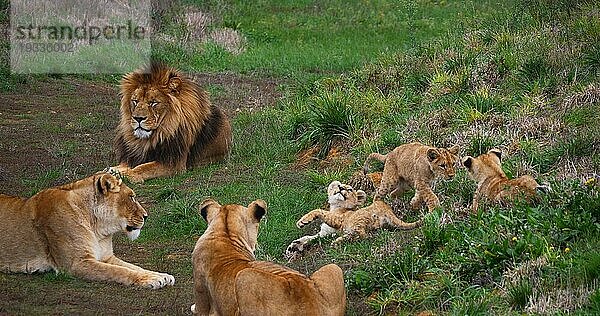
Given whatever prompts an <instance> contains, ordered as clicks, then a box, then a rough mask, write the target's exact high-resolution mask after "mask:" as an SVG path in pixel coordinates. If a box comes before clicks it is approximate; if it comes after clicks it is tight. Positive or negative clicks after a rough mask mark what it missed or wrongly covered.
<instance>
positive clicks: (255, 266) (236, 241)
mask: <svg viewBox="0 0 600 316" xmlns="http://www.w3.org/2000/svg"><path fill="white" fill-rule="evenodd" d="M266 207H267V206H266V204H265V202H264V201H262V200H257V201H254V202H253V203H251V204H250V205H249V206H248V207H243V206H241V205H223V206H221V205H220V204H219V203H217V202H215V201H214V200H210V199H209V200H205V201H204V202H203V203H202V205H201V206H200V214H201V215H202V217H204V219H206V221H207V222H208V227H207V228H206V231H205V232H204V234H203V235H202V236H201V237H200V238H199V239H198V242H197V243H196V247H195V248H194V252H193V254H192V257H193V265H194V294H195V304H194V305H192V312H194V313H196V314H200V315H344V311H345V307H346V292H345V289H344V277H343V272H342V270H341V269H340V268H339V267H338V266H337V265H335V264H330V265H326V266H324V267H322V268H321V269H319V270H318V271H316V272H315V273H313V274H312V275H311V276H310V277H307V276H305V275H303V274H301V273H299V272H297V271H294V270H292V269H289V268H287V267H284V266H281V265H278V264H275V263H272V262H265V261H256V259H255V257H254V250H255V248H256V243H257V236H258V226H259V222H260V220H261V218H262V217H263V216H264V215H265V213H266V211H267V209H266Z"/></svg>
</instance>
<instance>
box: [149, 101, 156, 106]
mask: <svg viewBox="0 0 600 316" xmlns="http://www.w3.org/2000/svg"><path fill="white" fill-rule="evenodd" d="M157 104H158V102H156V101H151V102H150V106H151V107H155V106H156V105H157Z"/></svg>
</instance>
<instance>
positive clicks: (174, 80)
mask: <svg viewBox="0 0 600 316" xmlns="http://www.w3.org/2000/svg"><path fill="white" fill-rule="evenodd" d="M182 82H183V81H182V80H181V77H180V76H179V75H178V74H177V73H174V72H172V73H170V74H169V81H168V82H167V88H168V89H169V91H171V92H172V93H179V90H180V88H181V83H182Z"/></svg>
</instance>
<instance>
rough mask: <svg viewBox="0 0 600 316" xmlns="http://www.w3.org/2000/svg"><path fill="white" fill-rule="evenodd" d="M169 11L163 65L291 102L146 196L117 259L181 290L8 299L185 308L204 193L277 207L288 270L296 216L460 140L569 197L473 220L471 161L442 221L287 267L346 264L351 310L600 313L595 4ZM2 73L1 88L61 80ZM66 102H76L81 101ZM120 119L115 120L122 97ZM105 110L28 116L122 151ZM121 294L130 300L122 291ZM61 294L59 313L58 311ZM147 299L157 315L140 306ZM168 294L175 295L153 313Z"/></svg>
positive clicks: (161, 47) (269, 243) (216, 89)
mask: <svg viewBox="0 0 600 316" xmlns="http://www.w3.org/2000/svg"><path fill="white" fill-rule="evenodd" d="M159 4H160V3H159ZM165 6H166V9H165V10H166V11H164V12H162V13H160V14H159V15H158V17H160V19H158V17H157V21H158V22H160V24H159V27H160V29H159V31H160V34H159V35H160V36H157V39H156V43H154V44H155V45H154V55H155V57H158V58H160V59H164V60H166V61H168V62H169V63H170V64H172V65H174V66H177V67H180V68H182V69H184V70H187V71H201V72H227V73H236V74H248V75H252V76H256V77H268V76H272V77H274V78H276V79H277V80H280V81H281V82H285V84H282V85H281V89H282V90H283V97H282V99H281V100H280V101H279V103H278V104H277V105H276V106H274V107H268V108H265V109H260V110H257V111H252V112H244V111H242V112H240V113H238V114H236V115H235V117H233V120H232V124H233V131H234V147H233V152H232V154H231V156H230V157H229V158H228V159H227V160H226V161H224V162H222V163H217V164H213V165H210V166H206V167H202V168H196V169H194V170H190V171H187V172H185V173H183V174H180V175H177V176H174V177H170V178H164V179H156V180H150V181H147V182H146V183H144V184H143V185H132V187H134V189H135V190H136V192H137V194H138V196H140V197H141V198H142V199H143V201H144V202H145V203H144V204H145V205H146V206H147V208H148V209H149V211H150V217H149V221H148V224H147V226H146V227H145V229H144V231H143V233H142V235H141V236H140V238H139V240H138V241H137V242H136V243H134V244H131V246H128V245H130V244H128V243H125V242H123V241H122V240H121V239H117V241H116V244H117V247H118V248H117V251H116V252H117V253H119V254H121V253H122V254H123V256H124V259H128V258H127V256H133V257H136V256H137V257H136V258H137V259H138V260H139V263H140V264H141V265H142V266H144V267H149V268H155V269H160V270H161V271H168V272H172V273H173V274H174V275H175V276H176V278H177V280H178V284H177V285H176V287H175V288H174V289H165V290H164V291H162V290H161V291H162V292H161V291H159V292H146V291H145V290H137V291H136V292H135V293H134V291H133V290H130V289H122V288H121V287H119V286H116V285H110V284H99V285H98V284H93V283H87V282H83V281H81V280H77V279H75V278H71V277H69V276H66V275H61V274H59V275H58V276H55V275H52V274H45V275H43V276H41V277H38V276H15V275H8V276H0V282H2V284H3V286H4V285H6V287H7V288H8V287H9V285H8V284H10V290H11V293H13V292H14V293H17V294H15V295H21V294H22V293H25V292H27V291H29V290H30V288H31V287H38V288H42V289H43V290H44V291H46V292H45V293H48V292H50V290H51V289H53V288H54V287H60V288H61V290H58V291H59V294H60V293H61V292H60V291H63V290H62V289H64V292H65V293H69V290H73V289H77V291H78V293H79V294H77V295H78V297H81V296H85V295H86V293H94V297H95V295H96V292H97V293H99V294H98V297H99V298H98V299H102V298H104V300H105V301H106V302H103V303H102V304H105V305H106V306H117V307H119V306H121V307H123V306H125V305H127V306H126V307H123V308H124V309H123V310H125V311H132V312H136V313H152V312H153V311H155V312H156V313H159V314H178V313H179V314H181V313H185V312H186V311H187V308H188V307H189V306H188V305H189V303H191V298H190V296H191V279H190V278H191V265H190V262H189V256H190V252H191V249H192V247H193V244H194V242H195V240H196V239H197V238H198V236H199V235H200V234H201V233H202V232H203V231H204V229H205V227H206V224H205V223H204V222H203V220H202V219H201V218H200V216H199V215H198V214H197V210H196V208H197V205H198V203H200V202H201V201H202V200H203V199H204V198H206V197H209V196H210V197H214V198H216V199H217V200H218V201H219V202H221V203H238V204H243V205H248V204H249V203H251V202H252V201H253V200H255V199H258V198H261V199H264V200H266V201H267V203H268V207H269V211H268V215H267V220H266V221H265V222H263V223H262V225H261V229H260V235H259V248H258V250H257V257H258V258H259V259H262V260H272V261H276V262H279V263H285V259H284V258H283V254H284V251H285V248H286V246H287V245H288V244H289V243H290V242H291V241H292V240H294V239H295V238H298V237H300V236H302V235H304V234H307V233H309V232H311V231H312V230H316V229H317V225H313V226H309V227H307V228H305V229H302V230H299V229H297V228H296V227H295V221H296V220H297V219H298V218H299V217H300V216H301V215H303V214H304V213H305V212H307V211H309V210H311V209H314V208H318V207H321V206H323V204H324V202H325V201H326V192H325V190H324V188H325V187H326V185H327V184H328V183H329V182H330V181H332V180H341V181H346V180H347V177H348V175H349V174H351V173H352V172H354V171H355V170H358V169H359V168H360V167H361V166H362V163H363V161H364V158H365V157H366V156H367V155H368V154H369V153H370V152H373V151H377V152H381V153H386V152H388V151H389V150H391V149H393V148H394V147H396V146H397V145H399V144H402V143H406V142H412V141H421V142H423V143H427V144H430V145H434V146H450V145H453V144H459V145H460V146H461V154H462V155H471V156H476V155H479V154H481V153H484V152H486V151H487V150H489V149H491V148H501V149H502V150H503V152H504V157H503V167H504V169H505V171H506V173H507V174H508V175H509V176H515V177H516V176H519V175H523V174H531V175H533V176H534V177H536V178H537V179H538V180H540V181H542V182H548V183H549V184H550V186H551V187H552V189H553V190H552V192H550V193H548V194H546V195H544V196H543V198H542V201H541V202H540V203H539V204H537V205H533V206H529V205H522V204H517V205H516V206H515V207H511V208H500V207H497V206H493V205H489V206H487V207H486V208H485V211H482V212H480V213H477V214H471V213H470V210H469V206H470V203H471V199H472V196H473V192H474V190H475V184H474V183H473V182H472V181H471V180H470V179H469V178H468V177H467V175H466V172H465V171H464V170H463V169H460V170H459V171H458V174H457V176H456V177H455V178H454V179H453V180H452V181H448V182H439V183H437V184H436V186H435V192H436V193H437V194H438V196H439V197H440V199H441V201H442V205H443V208H442V209H439V210H436V211H435V212H433V213H431V214H428V215H426V218H425V225H424V226H423V227H422V228H420V229H418V230H414V231H409V232H396V231H380V232H377V233H375V234H373V236H370V237H369V238H367V239H365V240H361V241H356V242H348V243H345V244H343V245H342V246H341V247H339V248H331V247H330V246H329V244H330V242H331V240H332V239H331V238H328V239H325V240H322V241H320V242H317V243H316V244H315V245H313V246H312V247H311V249H310V250H309V251H308V252H307V253H306V254H305V255H304V256H303V257H302V258H300V259H299V260H297V261H294V262H291V263H285V264H286V265H289V266H291V267H293V268H295V269H298V270H299V271H301V272H303V273H312V272H313V271H315V270H316V269H317V267H318V266H321V265H323V264H327V263H331V262H335V263H337V264H339V265H340V266H341V267H342V269H343V270H344V275H345V281H346V287H347V291H348V295H349V300H348V302H349V306H348V312H347V313H348V314H349V315H368V314H399V315H405V314H416V313H419V312H431V313H434V314H436V315H437V314H439V315H479V314H503V315H504V314H509V315H519V314H524V313H536V312H539V313H549V314H560V313H579V314H593V313H597V312H598V308H599V306H600V303H599V302H600V299H599V297H600V294H599V292H598V282H599V281H598V276H599V275H600V274H599V273H600V272H599V271H600V270H599V269H600V268H599V261H600V260H599V258H598V254H597V249H598V246H600V242H599V240H600V238H599V237H600V224H599V223H600V213H599V211H598V210H600V197H599V194H600V193H599V191H600V187H599V186H598V183H597V182H598V181H599V179H598V178H597V175H598V170H599V168H600V158H598V156H599V155H598V150H599V144H600V138H599V135H600V133H598V131H599V127H600V124H599V123H598V120H597V119H596V118H597V117H598V104H600V92H599V90H598V86H599V83H598V77H597V73H598V70H599V69H600V66H599V63H598V58H597V57H598V56H597V55H598V54H597V44H596V43H597V42H598V39H600V32H599V31H598V26H599V24H598V21H597V15H598V10H599V8H598V6H597V5H596V4H595V3H593V2H591V1H575V2H572V1H571V2H569V1H545V0H539V1H526V0H522V1H510V2H506V3H502V4H499V3H497V1H496V2H494V1H416V2H415V1H361V2H359V1H351V2H347V1H335V0H331V1H325V2H318V3H317V2H310V1H258V2H253V3H251V4H250V3H247V2H243V1H228V2H224V1H217V0H212V1H202V2H198V1H191V0H189V1H182V2H178V3H175V4H174V5H169V4H165ZM185 12H208V13H210V14H212V15H213V18H212V22H211V23H210V24H208V25H206V26H205V27H206V28H207V30H212V31H214V30H223V29H232V30H235V31H237V32H238V33H239V34H241V35H243V37H244V38H245V42H244V44H243V45H244V46H243V48H244V50H243V52H241V53H232V52H230V51H228V50H227V47H225V46H223V44H222V43H218V42H215V41H212V42H211V41H208V42H206V41H203V39H202V38H194V37H192V35H191V33H190V28H191V26H190V25H186V24H184V23H183V22H182V21H181V20H178V18H177V17H178V16H183V14H184V13H185ZM157 14H158V13H157ZM198 16H199V15H196V17H198ZM158 22H157V23H158ZM206 34H208V33H206ZM183 39H189V40H185V41H184V40H183ZM179 40H180V41H179ZM2 69H3V68H2ZM2 69H0V79H2V78H5V79H7V80H6V81H3V80H0V82H5V84H3V86H1V88H2V89H3V91H14V87H22V85H21V84H19V82H29V83H34V84H40V85H41V84H43V83H44V81H43V80H45V79H44V77H36V76H12V75H8V74H6V73H5V72H2V71H4V70H2ZM65 79H68V78H65ZM85 79H86V80H89V79H92V80H97V81H101V82H106V81H108V82H111V83H114V81H115V80H114V78H112V79H111V78H109V79H106V78H105V77H98V78H94V77H89V78H88V77H86V78H85ZM57 80H62V79H61V78H58V79H57ZM207 88H208V90H209V91H210V92H211V94H212V95H213V96H218V97H225V96H226V95H227V93H228V92H227V91H226V90H225V89H223V88H222V87H221V86H220V85H218V84H213V85H209V86H208V87H207ZM11 89H13V90H11ZM63 101H64V102H61V103H64V104H65V108H67V105H68V107H71V106H74V108H76V107H75V105H76V104H71V103H69V100H63ZM116 103H118V101H115V104H116ZM85 105H89V104H85ZM111 106H112V107H111ZM104 108H107V109H110V110H115V111H116V107H115V106H114V104H112V105H104ZM108 113H109V112H102V113H97V114H87V112H85V113H83V112H81V113H80V112H77V113H76V115H75V116H74V117H76V119H74V121H76V122H71V124H70V125H69V124H65V125H63V124H59V122H57V121H56V120H52V116H44V115H40V114H39V113H36V112H34V113H20V114H17V115H19V117H18V118H20V119H23V120H25V119H26V120H29V121H31V124H32V125H34V126H35V127H36V128H38V129H39V130H41V131H43V132H44V133H49V134H52V135H54V136H55V137H59V136H60V135H61V134H62V133H64V132H65V130H66V132H69V133H73V134H81V133H85V132H86V131H87V130H90V129H94V130H101V131H102V130H104V131H105V132H99V133H98V135H96V136H94V137H97V138H98V139H101V140H104V141H105V142H106V141H108V142H109V141H110V139H111V136H110V135H112V134H111V133H106V130H109V131H110V129H111V126H112V125H110V124H108V123H101V121H110V120H112V121H113V122H114V123H115V124H116V122H117V118H116V117H113V116H111V115H110V114H108ZM114 113H116V112H114ZM4 119H5V118H4ZM7 122H8V121H7ZM106 134H109V135H108V136H106ZM83 144H84V141H83V140H81V139H72V138H68V139H61V141H60V143H58V144H57V145H53V146H49V147H48V149H49V150H51V151H52V155H54V157H55V158H58V159H59V160H61V161H62V163H63V165H52V166H46V168H42V169H41V170H40V171H39V172H38V173H37V174H36V176H35V177H32V178H31V179H29V178H26V179H23V186H24V187H25V188H26V189H25V192H26V193H27V194H28V195H31V194H33V193H35V192H37V191H39V190H41V189H42V188H44V187H47V186H49V185H51V184H53V183H55V182H57V181H60V180H66V179H70V177H72V176H73V172H70V171H72V170H71V169H69V168H71V167H73V165H72V164H71V163H70V162H69V160H70V159H71V158H74V157H76V156H77V154H78V153H80V152H81V151H79V152H78V149H79V148H80V147H81V146H86V145H87V146H89V145H88V144H87V143H85V145H83ZM104 147H106V146H104ZM104 147H103V148H104ZM315 147H316V148H317V150H315V151H314V152H315V154H314V155H315V157H311V159H310V161H314V163H312V164H308V166H307V167H298V164H297V160H298V157H299V156H300V155H299V152H300V151H301V150H306V149H307V148H308V149H311V148H315ZM103 157H104V156H103ZM335 159H338V161H337V162H336V160H335ZM103 163H105V164H109V163H110V161H106V162H104V161H103ZM76 172H80V173H83V172H84V171H83V170H77V169H76ZM410 196H411V194H410V193H409V194H407V195H404V196H402V197H401V198H400V201H399V203H398V204H399V205H400V207H399V210H398V212H399V213H403V214H400V215H401V216H404V218H407V217H408V218H413V219H414V218H417V217H421V216H422V215H421V214H420V212H418V211H408V210H407V209H406V207H405V206H406V205H407V204H408V202H409V200H410ZM127 247H131V248H127ZM139 248H144V249H145V250H144V249H139ZM5 280H8V281H5ZM29 282H32V284H34V285H35V286H34V285H31V286H30V285H28V283H29ZM114 291H118V293H119V294H121V295H122V296H123V297H120V298H114V297H115V295H113V292H114ZM46 295H49V296H50V298H49V302H58V301H60V299H59V298H57V297H56V296H55V295H53V294H46ZM138 296H142V298H141V303H140V302H136V301H135V300H131V299H130V298H131V297H136V298H137V297H138ZM88 299H89V298H88ZM544 299H545V300H544ZM22 300H23V299H22V298H21V297H19V298H17V299H13V301H17V302H21V301H22ZM84 301H85V300H84ZM158 301H163V302H168V303H165V304H164V305H160V306H157V305H156V304H157V303H156V302H158ZM544 302H547V303H544ZM26 304H27V305H31V306H36V304H37V305H39V306H38V307H37V308H33V307H29V306H25V305H26ZM139 304H142V305H144V306H140V305H139ZM10 305H11V306H8V304H4V305H0V312H3V311H7V312H8V313H25V314H27V313H34V314H36V313H44V312H49V309H48V308H47V307H45V306H46V305H47V304H45V303H44V304H42V303H41V302H39V301H26V303H23V304H17V303H15V304H10ZM61 306H62V307H61V310H60V311H63V312H77V311H84V312H86V311H88V310H89V308H87V307H86V306H88V307H89V306H91V305H87V304H85V303H84V304H81V305H76V307H73V306H69V304H64V303H63V304H62V305H61ZM132 306H133V307H132ZM136 306H138V307H139V308H137V309H136ZM60 311H59V312H60ZM55 312H56V311H55Z"/></svg>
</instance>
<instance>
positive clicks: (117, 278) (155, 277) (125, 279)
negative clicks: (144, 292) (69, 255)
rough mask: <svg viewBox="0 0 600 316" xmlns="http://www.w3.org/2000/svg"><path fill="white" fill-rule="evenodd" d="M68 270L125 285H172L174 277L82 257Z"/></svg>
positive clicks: (158, 286)
mask: <svg viewBox="0 0 600 316" xmlns="http://www.w3.org/2000/svg"><path fill="white" fill-rule="evenodd" d="M70 272H71V273H73V274H75V275H77V276H80V277H82V278H86V279H89V280H97V281H113V282H117V283H121V284H125V285H140V286H144V287H149V288H152V289H158V288H161V287H163V286H165V285H173V283H174V282H175V279H174V278H173V277H172V276H170V275H168V274H158V273H149V272H147V271H139V270H134V269H130V268H128V267H124V266H120V265H115V264H111V263H107V262H102V261H98V260H96V259H93V258H86V259H82V260H81V261H79V262H75V263H74V264H73V265H72V266H71V269H70Z"/></svg>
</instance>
